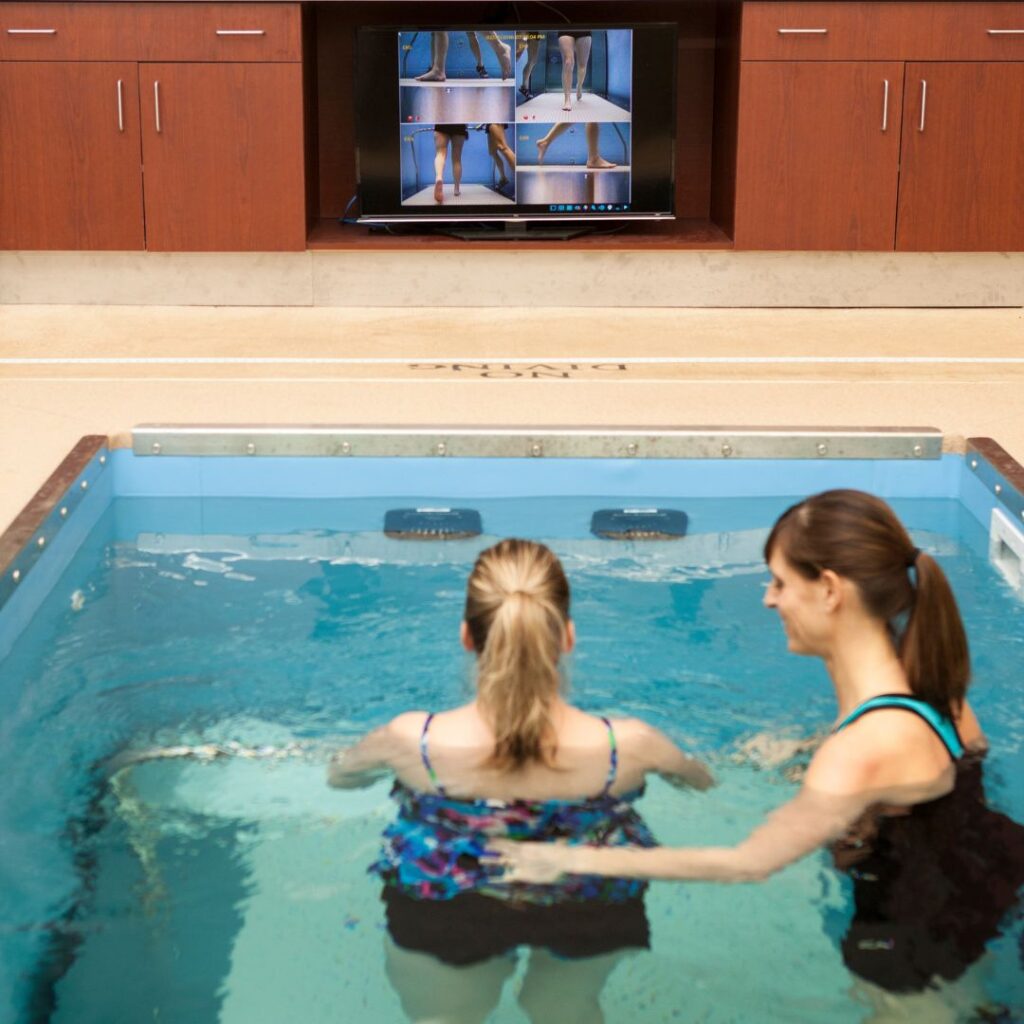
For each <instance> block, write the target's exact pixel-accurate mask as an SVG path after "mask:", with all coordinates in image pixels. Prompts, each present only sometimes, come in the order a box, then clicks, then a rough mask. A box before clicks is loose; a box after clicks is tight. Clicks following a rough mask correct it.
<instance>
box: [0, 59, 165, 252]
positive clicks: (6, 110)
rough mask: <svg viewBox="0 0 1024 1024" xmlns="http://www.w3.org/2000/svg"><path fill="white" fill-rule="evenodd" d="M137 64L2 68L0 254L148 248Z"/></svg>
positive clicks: (14, 64) (43, 63) (20, 64)
mask: <svg viewBox="0 0 1024 1024" xmlns="http://www.w3.org/2000/svg"><path fill="white" fill-rule="evenodd" d="M139 140H140V135H139V99H138V84H137V71H136V65H135V64H134V63H126V64H108V63H82V62H71V61H69V62H52V63H51V62H48V61H10V62H0V249H142V248H144V247H145V237H144V234H143V224H142V166H141V152H140V142H139Z"/></svg>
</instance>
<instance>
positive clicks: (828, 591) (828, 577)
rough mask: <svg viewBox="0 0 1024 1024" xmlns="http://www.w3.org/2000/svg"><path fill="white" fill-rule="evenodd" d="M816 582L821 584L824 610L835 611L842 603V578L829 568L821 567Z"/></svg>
mask: <svg viewBox="0 0 1024 1024" xmlns="http://www.w3.org/2000/svg"><path fill="white" fill-rule="evenodd" d="M818 582H819V583H820V584H821V585H822V596H823V598H824V601H825V610H826V611H829V612H834V611H836V610H837V609H838V608H839V606H840V605H841V604H842V603H843V580H842V579H841V578H840V577H839V575H838V574H837V573H835V572H833V571H832V570H831V569H822V570H821V575H820V576H819V577H818Z"/></svg>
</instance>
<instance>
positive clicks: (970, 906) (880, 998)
mask: <svg viewBox="0 0 1024 1024" xmlns="http://www.w3.org/2000/svg"><path fill="white" fill-rule="evenodd" d="M765 558H766V560H767V562H768V567H769V570H770V572H771V581H770V583H769V586H768V590H767V592H766V594H765V600H764V603H765V605H766V607H768V608H773V609H775V611H776V612H777V613H778V615H779V618H780V620H781V622H782V627H783V630H784V631H785V634H786V638H787V641H788V646H789V650H790V651H791V652H793V653H795V654H805V655H812V656H815V657H819V658H821V659H823V661H824V662H825V666H826V668H827V669H828V673H829V675H830V677H831V680H832V685H833V687H834V688H835V694H836V700H837V704H838V714H837V717H836V721H835V725H834V728H833V730H832V732H831V734H830V735H829V736H828V738H827V739H826V740H825V741H824V742H823V743H822V744H821V746H820V748H819V749H818V750H817V752H816V753H815V754H814V756H813V757H812V759H811V762H810V765H809V766H808V769H807V773H806V775H805V778H804V781H803V785H802V787H801V789H800V791H799V793H798V794H797V796H796V797H795V798H794V799H793V800H791V801H790V802H789V803H788V804H785V805H784V806H783V807H781V808H779V809H778V810H776V811H775V812H774V813H773V814H772V815H771V816H770V817H769V818H768V820H767V821H766V822H765V823H764V824H763V825H761V826H759V827H758V828H756V829H755V830H754V831H753V832H752V833H751V834H750V836H749V837H748V838H747V839H745V840H744V841H743V842H741V843H740V844H739V845H737V846H735V847H732V848H705V849H667V848H661V849H652V850H625V849H616V850H594V849H590V848H588V847H563V846H560V845H546V846H545V845H532V844H523V845H519V844H516V843H514V842H508V841H504V842H500V843H494V844H490V845H491V847H492V848H493V849H496V850H497V851H498V852H499V854H500V859H501V861H502V862H503V863H504V865H505V866H506V870H507V873H508V877H510V878H511V879H513V880H523V881H530V882H541V881H547V882H550V881H553V880H555V879H557V878H559V877H561V876H562V874H563V873H565V872H569V873H575V872H582V873H586V874H588V875H592V874H603V873H606V872H607V873H608V874H613V875H616V876H620V877H621V876H627V875H628V876H633V877H637V878H662V879H694V880H696V879H707V880H717V881H754V880H761V879H764V878H766V877H767V876H768V875H770V874H772V873H773V872H775V871H778V870H779V869H780V868H782V867H784V866H785V865H787V864H789V863H791V862H793V861H795V860H797V859H799V858H800V857H803V856H804V855H805V854H808V853H810V852H811V851H813V850H815V849H818V848H819V847H822V846H825V845H829V846H831V850H832V854H833V857H834V860H835V864H836V866H837V867H838V868H839V869H840V870H843V871H848V872H849V874H850V875H851V878H852V880H853V890H854V916H853V920H852V922H851V924H850V927H849V930H848V932H847V934H846V936H845V937H844V939H843V943H842V952H843V959H844V962H845V963H846V965H847V967H848V968H849V969H850V971H851V972H852V973H853V974H854V975H855V976H856V977H857V978H858V979H861V982H862V984H861V986H860V987H861V989H862V991H864V992H865V994H867V995H868V997H869V998H870V999H871V1001H872V1002H873V1003H874V1005H875V1008H876V1017H875V1018H874V1019H875V1020H883V1019H889V1018H887V1017H886V1014H887V1013H889V1012H895V1013H897V1014H899V1015H900V1016H899V1019H907V1017H906V1013H907V1007H908V1005H910V1004H913V1003H914V1000H915V999H919V1003H918V1005H919V1007H920V1013H921V1014H924V1015H925V1017H926V1019H928V1020H929V1021H930V1022H937V1021H940V1020H945V1019H952V1017H949V1016H943V1014H946V1013H947V1010H948V1004H944V1003H940V1004H938V1005H937V1004H936V1003H935V1002H934V1001H932V1002H930V1003H929V1004H928V1005H927V1007H925V1006H924V1005H923V1004H924V1003H926V1002H927V1001H928V999H933V997H934V995H935V990H936V989H937V987H941V985H942V983H943V982H945V981H950V980H953V979H956V978H958V977H960V976H961V975H963V974H964V972H965V971H966V969H967V967H968V966H969V965H970V964H971V963H973V962H974V961H975V960H977V959H978V958H979V957H980V956H981V955H982V953H983V952H984V949H985V945H986V943H987V941H988V940H989V939H991V938H992V937H993V936H994V935H996V934H997V933H998V929H999V922H1000V919H1001V918H1002V917H1003V916H1004V914H1005V912H1006V911H1007V910H1008V909H1009V907H1010V906H1011V905H1012V904H1013V902H1014V899H1015V893H1016V891H1017V889H1018V888H1019V887H1020V885H1021V884H1022V883H1024V838H1022V836H1024V829H1022V828H1021V826H1019V825H1017V824H1016V823H1015V822H1013V821H1011V820H1010V819H1009V818H1006V817H1005V816H1004V815H1001V814H998V813H997V812H995V811H993V810H991V809H990V808H988V807H987V806H986V804H985V799H984V791H983V788H982V779H981V764H980V758H981V755H982V754H983V752H984V750H985V747H986V743H985V738H984V735H983V734H982V731H981V727H980V726H979V724H978V720H977V718H976V717H975V715H974V712H973V711H972V710H971V708H970V705H969V704H968V703H967V700H966V690H967V683H968V678H969V674H970V668H969V659H968V650H967V641H966V636H965V633H964V628H963V624H962V622H961V619H960V614H959V611H958V609H957V606H956V602H955V600H954V598H953V594H952V591H951V590H950V587H949V584H948V582H947V580H946V577H945V575H944V573H943V572H942V569H941V568H940V567H939V565H938V563H937V562H936V561H935V560H934V559H933V558H932V557H931V556H930V555H928V554H926V553H924V552H922V551H919V550H918V549H917V548H916V547H915V546H914V545H913V543H912V542H911V540H910V537H909V536H908V535H907V532H906V530H905V529H904V528H903V526H902V525H901V524H900V522H899V521H898V520H897V518H896V517H895V515H894V514H893V512H892V510H891V509H890V508H889V507H888V506H887V505H886V504H885V503H884V502H882V501H881V500H879V499H878V498H875V497H872V496H871V495H868V494H864V493H863V492H860V491H850V490H837V491H827V492H825V493H823V494H819V495H816V496H814V497H811V498H808V499H807V500H805V501H802V502H800V503H799V504H798V505H795V506H793V507H792V508H790V509H789V510H788V511H787V512H785V513H784V514H783V515H782V517H781V518H780V519H779V520H778V522H777V523H776V524H775V527H774V528H773V529H772V531H771V534H770V536H769V537H768V541H767V544H766V545H765ZM894 993H895V994H899V996H900V998H899V999H894V998H893V995H892V994H894ZM920 993H927V996H926V997H924V998H921V997H919V996H918V995H914V996H913V998H910V999H907V998H905V997H906V996H907V995H909V994H920ZM944 1006H946V1009H944V1008H943V1007H944ZM948 1012H952V1011H948ZM922 1019H924V1018H922Z"/></svg>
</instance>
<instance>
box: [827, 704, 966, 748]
mask: <svg viewBox="0 0 1024 1024" xmlns="http://www.w3.org/2000/svg"><path fill="white" fill-rule="evenodd" d="M881 708H902V709H903V710H904V711H913V712H914V714H915V715H918V716H919V717H920V718H923V719H924V720H925V721H926V722H927V723H928V724H929V725H930V726H931V727H932V729H933V730H934V731H935V735H936V736H938V737H939V739H940V740H942V742H943V744H944V745H945V747H946V750H947V751H949V756H950V757H951V758H952V759H953V760H954V761H956V760H957V759H958V758H959V757H961V756H962V755H963V752H964V744H963V740H961V739H960V734H959V733H958V732H957V730H956V725H955V724H954V723H953V722H952V720H951V719H949V718H947V717H946V716H945V715H943V714H941V713H940V712H938V711H936V710H935V708H933V707H932V706H931V704H929V703H928V702H927V701H924V700H921V699H919V698H918V697H908V696H907V695H906V694H903V693H883V694H881V695H880V696H878V697H872V698H870V699H869V700H866V701H864V703H863V704H860V705H858V706H857V707H855V708H854V709H853V710H852V711H851V712H850V713H849V714H848V715H847V716H846V717H845V718H844V719H843V720H842V721H841V722H840V723H839V724H838V725H837V726H836V727H835V728H834V729H833V730H832V731H833V732H834V733H835V732H839V730H840V729H845V728H846V727H847V726H848V725H849V724H850V723H851V722H855V721H856V720H857V719H858V718H860V717H861V715H866V714H867V713H868V712H869V711H878V710H879V709H881Z"/></svg>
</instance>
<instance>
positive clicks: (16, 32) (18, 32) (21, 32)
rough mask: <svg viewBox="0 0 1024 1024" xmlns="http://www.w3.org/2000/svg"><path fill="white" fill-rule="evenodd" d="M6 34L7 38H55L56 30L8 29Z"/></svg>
mask: <svg viewBox="0 0 1024 1024" xmlns="http://www.w3.org/2000/svg"><path fill="white" fill-rule="evenodd" d="M7 34H8V35H9V36H55V35H56V34H57V30H56V29H55V28H9V29H8V30H7Z"/></svg>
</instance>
